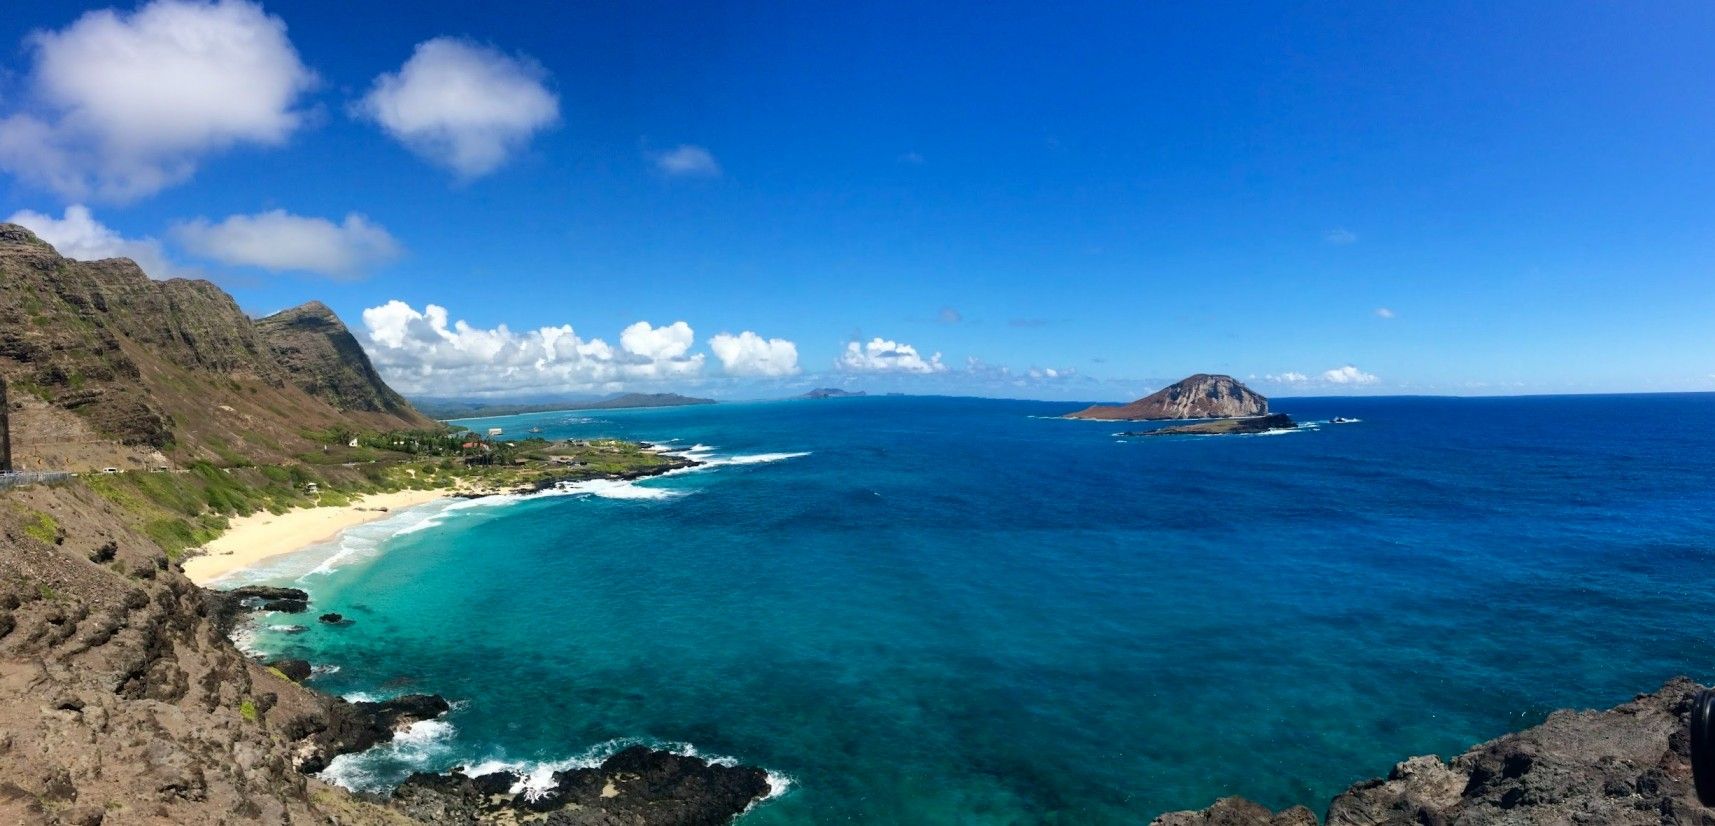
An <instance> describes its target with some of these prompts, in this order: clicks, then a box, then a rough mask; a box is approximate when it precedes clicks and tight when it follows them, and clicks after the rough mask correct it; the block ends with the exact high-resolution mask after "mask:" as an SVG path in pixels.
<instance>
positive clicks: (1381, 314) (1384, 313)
mask: <svg viewBox="0 0 1715 826" xmlns="http://www.w3.org/2000/svg"><path fill="white" fill-rule="evenodd" d="M1393 317H1394V312H1393V310H1390V309H1388V308H1387V307H1377V308H1376V318H1393Z"/></svg>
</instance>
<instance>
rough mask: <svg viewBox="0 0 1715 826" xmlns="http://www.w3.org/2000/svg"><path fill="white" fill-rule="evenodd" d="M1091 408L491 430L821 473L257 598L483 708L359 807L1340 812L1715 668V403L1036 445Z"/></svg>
mask: <svg viewBox="0 0 1715 826" xmlns="http://www.w3.org/2000/svg"><path fill="white" fill-rule="evenodd" d="M1076 406H1077V405H1066V404H1056V403H1039V402H1011V401H989V400H967V399H926V398H868V399H851V400H830V401H825V402H775V403H761V404H729V405H719V406H713V407H696V408H681V409H670V410H651V411H626V412H602V413H590V414H582V413H555V414H537V415H531V416H519V417H511V418H507V419H503V420H485V421H483V422H482V423H481V426H485V427H486V426H490V425H495V426H502V427H505V428H506V429H507V430H508V432H509V433H513V434H516V433H521V432H522V431H523V430H524V429H525V428H527V427H529V426H531V425H540V426H541V427H543V428H545V429H546V430H547V434H546V435H548V436H550V437H591V436H619V437H626V438H637V439H648V440H663V441H664V440H669V439H672V440H676V441H675V443H674V444H675V446H679V447H690V446H692V445H693V444H701V445H704V446H708V447H711V448H712V451H704V452H703V454H702V455H709V456H714V457H717V458H723V457H725V458H730V457H744V456H752V457H754V456H758V455H760V454H778V453H800V452H801V453H806V454H807V455H803V456H797V457H792V458H780V457H766V458H775V459H777V460H776V461H756V462H754V463H750V464H726V465H723V466H718V467H714V468H711V469H708V470H705V471H699V472H695V473H688V474H683V475H676V476H672V477H668V478H663V479H655V480H650V481H647V482H643V483H641V484H640V487H641V489H642V490H643V491H648V490H650V489H656V490H658V491H665V492H667V495H666V496H665V498H604V497H600V496H560V497H548V498H537V499H531V500H525V501H518V502H512V503H503V502H497V501H483V502H479V503H476V504H474V505H471V506H460V507H457V508H454V509H450V510H444V509H439V508H430V509H427V510H425V511H419V512H415V513H410V514H403V515H400V516H398V517H396V518H394V519H392V520H390V521H388V522H383V523H377V524H375V525H371V526H367V527H365V528H361V529H357V530H355V531H352V532H349V533H348V535H347V536H346V537H345V538H344V539H343V540H341V542H339V543H336V544H335V545H332V546H328V547H325V548H322V549H318V550H316V551H312V552H309V553H307V554H305V555H301V556H299V557H296V558H292V559H289V560H286V561H284V562H281V563H279V564H276V565H275V566H273V568H272V569H271V570H268V571H263V572H260V573H258V574H256V576H257V577H260V578H263V579H270V580H273V581H282V582H285V581H294V580H296V581H301V582H303V583H305V585H306V587H308V588H309V589H310V590H311V592H312V594H313V595H314V598H315V610H316V611H328V610H332V611H339V612H342V613H344V614H347V615H348V616H351V617H353V618H355V620H356V623H355V624H354V625H351V626H347V627H339V628H335V627H329V626H322V625H319V624H315V623H312V626H313V627H311V628H310V629H309V630H308V631H307V632H305V633H301V634H292V635H287V634H282V633H276V632H269V631H266V630H264V631H262V632H261V633H259V634H258V635H257V638H256V641H255V644H256V645H258V646H260V647H262V648H264V649H266V650H268V651H271V652H279V653H289V654H293V655H299V656H305V657H307V658H309V659H311V660H312V661H314V662H316V663H321V664H326V665H334V666H338V670H337V671H335V672H332V673H325V674H322V675H321V676H318V677H316V678H315V680H314V684H315V685H318V686H319V687H321V688H324V689H326V690H329V691H334V692H338V693H354V692H362V693H367V694H371V695H385V694H389V693H399V692H403V691H432V692H438V693H440V694H443V695H446V696H447V697H449V698H453V699H456V700H459V701H461V702H460V703H459V706H458V708H457V709H456V710H455V711H454V712H453V713H452V714H451V715H450V717H449V718H448V720H447V722H446V724H445V725H440V726H426V727H421V728H420V729H419V730H418V731H415V732H413V735H412V736H411V737H408V738H406V739H405V741H403V742H402V743H401V744H400V745H398V746H395V747H392V748H389V749H383V750H381V751H379V752H377V753H373V754H370V755H368V756H365V757H363V758H359V759H357V760H348V761H344V762H343V763H342V764H341V765H339V766H337V767H336V769H337V771H336V772H335V774H336V775H337V776H338V777H339V778H340V779H342V780H343V781H344V782H347V783H352V784H357V785H364V784H384V783H387V782H390V781H393V780H396V779H397V778H398V777H399V776H401V775H402V774H403V773H404V772H406V771H409V770H412V769H423V768H429V769H444V768H448V767H451V766H453V765H459V764H471V763H475V762H482V761H503V762H512V763H519V764H537V763H542V762H553V761H562V760H566V759H570V758H577V757H580V756H583V757H586V758H587V757H590V756H599V755H600V753H601V752H602V750H603V749H608V750H611V749H612V748H614V745H613V744H614V743H615V742H626V741H630V740H642V741H645V742H650V743H656V744H668V743H685V744H690V745H691V746H693V747H694V748H696V749H697V750H698V751H699V752H700V753H703V754H706V755H725V756H731V757H734V758H738V759H740V760H743V761H745V762H750V763H755V764H758V765H762V766H765V767H767V768H769V769H770V770H772V771H774V772H777V773H779V774H781V775H783V776H789V777H790V778H791V780H792V785H791V787H790V790H789V791H788V792H787V793H786V794H784V795H783V796H781V797H779V798H777V799H774V800H771V801H769V802H768V803H766V804H764V805H762V806H760V807H758V808H757V809H755V810H754V811H753V812H751V813H750V814H749V815H747V816H746V817H745V818H744V822H745V823H746V824H778V823H804V822H915V823H1038V822H1059V823H1136V822H1139V821H1142V820H1147V819H1148V818H1149V817H1151V816H1153V815H1155V814H1157V813H1159V812H1161V811H1163V810H1168V809H1174V808H1187V807H1201V806H1203V805H1207V804H1208V803H1209V802H1210V801H1212V800H1213V799H1214V798H1216V797H1218V796H1221V795H1225V794H1244V795H1247V796H1250V797H1253V798H1256V799H1258V800H1260V801H1262V802H1264V803H1267V804H1270V805H1273V806H1284V805H1287V804H1291V803H1306V804H1309V805H1310V806H1312V808H1315V809H1318V810H1319V809H1321V808H1322V807H1323V806H1324V805H1325V804H1326V802H1327V800H1328V799H1329V798H1330V797H1331V796H1332V795H1333V794H1335V793H1336V792H1337V791H1339V790H1340V789H1342V788H1344V787H1345V786H1346V785H1347V784H1349V783H1351V782H1353V781H1355V780H1358V779H1361V778H1365V777H1370V776H1375V775H1380V774H1385V773H1386V772H1387V770H1388V769H1389V768H1390V767H1391V765H1392V764H1393V763H1394V762H1395V761H1396V760H1399V759H1402V758H1404V757H1406V756H1408V755H1412V754H1420V753H1426V752H1437V753H1441V754H1443V755H1449V754H1453V753H1456V752H1458V751H1460V750H1462V749H1463V748H1464V747H1465V746H1466V745H1468V744H1470V743H1473V742H1476V741H1479V740H1483V739H1487V738H1489V737H1493V736H1495V735H1498V734H1500V733H1502V732H1504V731H1507V730H1511V729H1514V728H1517V727H1520V726H1524V725H1529V724H1532V723H1535V722H1537V721H1539V720H1540V719H1541V718H1542V717H1543V716H1545V714H1546V713H1547V712H1548V711H1549V710H1551V709H1553V708H1556V707H1560V706H1568V705H1570V706H1580V707H1598V706H1608V705H1610V704H1613V703H1616V702H1619V701H1622V700H1624V699H1627V698H1628V697H1630V696H1631V695H1632V694H1634V693H1636V692H1639V691H1644V690H1650V689H1653V688H1655V687H1657V686H1658V685H1659V684H1660V683H1662V682H1663V681H1664V680H1666V679H1667V678H1669V677H1672V676H1673V675H1676V674H1681V673H1689V674H1692V675H1694V676H1698V677H1701V678H1704V679H1708V678H1709V677H1711V676H1712V675H1715V483H1712V482H1715V480H1712V473H1715V395H1710V394H1701V395H1668V396H1605V397H1555V398H1512V399H1437V398H1393V399H1289V400H1277V402H1276V405H1275V407H1276V409H1278V410H1282V411H1285V412H1287V413H1290V414H1292V415H1294V416H1295V417H1297V418H1299V419H1300V420H1301V421H1303V420H1318V419H1326V418H1328V417H1329V416H1333V415H1344V416H1357V417H1360V418H1361V419H1362V420H1363V421H1362V423H1360V424H1355V425H1349V426H1345V425H1342V426H1323V427H1321V428H1320V429H1317V430H1303V431H1299V432H1293V433H1288V434H1283V435H1271V436H1256V437H1214V438H1210V437H1201V438H1198V437H1175V438H1158V439H1144V440H1126V441H1122V440H1118V439H1116V438H1114V437H1113V436H1112V435H1111V434H1112V432H1113V431H1115V430H1117V429H1119V428H1117V427H1116V426H1114V425H1112V424H1102V423H1093V422H1074V421H1064V420H1058V419H1053V418H1038V416H1051V415H1053V414H1057V413H1061V412H1064V411H1065V410H1067V409H1070V408H1073V407H1076ZM607 493H610V494H619V495H631V496H638V495H646V494H644V493H642V492H640V491H639V490H638V489H635V488H616V489H614V490H611V491H607ZM653 495H657V496H659V495H661V494H660V493H657V494H653ZM430 517H432V518H430ZM425 519H427V521H425ZM410 525H415V526H416V527H417V528H418V529H416V530H413V531H411V532H407V533H403V534H399V535H394V536H391V537H390V538H384V537H386V536H387V535H388V534H391V533H393V532H394V531H397V530H399V529H400V528H401V527H402V526H410ZM334 553H338V554H339V555H340V556H339V559H338V561H337V562H335V563H332V564H328V565H323V566H322V567H323V569H324V571H325V572H321V573H313V574H309V575H306V576H302V577H300V576H299V574H301V573H302V572H303V571H304V570H306V569H308V568H310V567H312V566H316V565H318V564H321V563H322V562H323V561H324V560H326V559H327V558H328V557H329V555H330V554H334ZM329 569H331V570H329ZM291 619H292V618H286V617H273V618H266V619H264V620H263V623H270V622H274V623H278V622H286V621H291Z"/></svg>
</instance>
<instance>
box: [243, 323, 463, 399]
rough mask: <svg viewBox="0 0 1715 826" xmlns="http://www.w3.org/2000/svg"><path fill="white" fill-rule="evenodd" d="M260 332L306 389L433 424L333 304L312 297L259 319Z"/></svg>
mask: <svg viewBox="0 0 1715 826" xmlns="http://www.w3.org/2000/svg"><path fill="white" fill-rule="evenodd" d="M256 332H257V333H258V334H259V335H260V336H261V337H262V339H263V340H264V341H266V342H267V343H268V346H269V348H270V349H271V350H272V351H273V353H274V357H275V359H276V361H278V362H279V363H280V364H281V365H282V366H284V367H285V368H286V372H287V374H288V375H289V376H290V379H291V381H292V382H293V383H294V384H296V385H297V386H298V387H300V388H302V389H303V390H304V392H306V393H309V394H310V395H311V396H314V397H316V398H318V399H322V400H323V401H326V402H327V403H329V404H331V405H333V406H334V407H335V408H336V409H339V410H341V411H347V412H367V413H385V414H391V415H394V416H398V417H400V418H401V419H404V420H410V421H415V422H417V424H418V426H420V427H430V426H432V425H433V422H432V421H430V420H429V418H428V417H426V416H423V415H422V414H420V413H418V412H417V411H416V409H414V408H413V407H411V403H410V402H407V401H405V397H403V396H401V395H399V394H398V393H396V392H394V391H393V388H391V387H388V386H387V382H385V381H383V380H382V379H381V374H379V373H377V372H375V365H374V364H372V363H370V361H369V355H368V354H367V353H365V352H363V347H362V346H361V345H359V344H358V343H357V337H356V336H353V335H352V334H351V331H350V330H349V329H347V328H346V326H345V324H344V323H343V322H341V321H340V320H339V316H337V315H334V312H333V310H330V309H328V307H327V305H326V304H323V303H321V302H320V301H311V302H309V303H308V304H303V305H300V306H297V307H293V308H292V309H290V310H283V311H281V312H278V313H275V314H273V315H271V316H268V317H266V318H261V319H258V320H257V321H256Z"/></svg>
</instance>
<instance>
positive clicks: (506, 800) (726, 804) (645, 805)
mask: <svg viewBox="0 0 1715 826" xmlns="http://www.w3.org/2000/svg"><path fill="white" fill-rule="evenodd" d="M518 780H519V777H518V776H517V775H515V774H511V773H508V772H498V773H495V774H486V775H482V776H480V777H468V776H466V775H464V774H463V773H461V772H457V771H455V772H453V773H452V774H441V775H436V774H415V775H412V776H411V777H409V778H407V779H406V780H405V782H404V783H402V784H400V786H399V788H398V789H396V790H395V791H394V792H393V804H394V806H395V808H397V809H399V810H401V811H403V812H404V813H405V814H406V815H407V816H410V817H413V818H416V819H419V820H422V821H424V822H430V823H479V822H498V821H502V820H524V819H528V818H531V817H532V816H534V817H536V818H540V817H541V816H542V815H544V814H546V815H547V817H546V819H545V821H543V822H546V823H549V824H556V826H598V825H599V826H607V825H608V824H684V826H700V825H701V824H710V825H711V826H712V824H722V823H728V822H730V821H731V820H732V819H733V818H734V817H736V816H737V815H738V814H739V813H741V812H743V811H744V810H745V809H747V808H749V807H750V805H751V804H753V803H755V802H756V801H758V800H761V799H762V798H764V797H767V796H768V793H769V785H768V775H767V773H766V772H764V771H763V770H762V769H759V768H755V767H751V766H723V765H720V764H718V763H711V762H709V761H707V760H703V759H702V758H699V757H685V756H683V755H678V754H674V753H672V752H666V751H657V750H654V749H648V748H645V747H643V746H632V747H631V748H628V749H625V750H624V751H621V752H619V753H618V754H615V755H614V756H612V757H610V758H608V759H607V760H605V761H603V762H602V764H601V765H600V766H598V767H596V768H593V769H572V770H571V771H564V772H555V774H554V785H553V787H552V788H550V789H548V790H546V791H545V792H544V793H542V794H540V795H539V796H536V797H535V798H534V799H532V798H531V797H530V796H529V795H526V794H524V793H519V794H512V792H511V789H512V787H513V785H514V784H516V783H517V782H518Z"/></svg>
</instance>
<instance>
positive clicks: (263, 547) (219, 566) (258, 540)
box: [184, 488, 453, 585]
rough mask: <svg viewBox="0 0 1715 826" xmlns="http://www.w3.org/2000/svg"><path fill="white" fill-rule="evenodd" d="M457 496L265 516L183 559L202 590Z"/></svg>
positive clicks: (241, 521) (388, 496) (444, 493)
mask: <svg viewBox="0 0 1715 826" xmlns="http://www.w3.org/2000/svg"><path fill="white" fill-rule="evenodd" d="M451 495H453V490H452V489H451V488H436V489H434V490H402V491H397V492H394V493H376V494H370V495H368V496H364V497H362V498H360V499H355V500H352V502H351V504H349V505H339V506H329V507H319V508H303V509H300V510H294V511H287V512H286V513H281V514H274V513H268V512H267V511H261V512H258V513H253V514H250V515H249V516H240V517H237V518H235V519H233V520H232V523H231V526H230V527H228V528H227V530H226V533H223V534H221V535H220V536H219V537H218V538H216V539H215V540H214V541H212V542H210V543H208V544H207V545H205V546H203V547H204V553H203V554H202V555H200V556H195V557H192V558H190V559H187V560H185V562H184V568H185V576H187V577H190V580H191V581H192V582H195V583H196V584H198V585H207V584H208V583H209V582H212V581H214V580H215V579H218V578H219V577H222V576H225V575H226V574H229V573H232V572H233V571H237V570H240V569H242V568H248V567H250V566H252V565H255V564H257V563H259V562H261V561H263V560H265V559H268V558H270V557H275V556H279V555H280V554H286V553H291V552H292V551H296V550H298V549H299V548H303V547H305V546H308V545H314V544H316V543H318V542H324V541H327V540H329V539H332V538H333V537H334V536H336V535H338V534H339V532H340V531H343V530H345V529H346V528H350V527H354V526H357V525H362V524H364V523H365V522H373V521H375V520H377V519H385V518H386V517H387V516H388V515H390V514H392V513H393V512H395V511H397V510H399V509H400V508H409V507H412V506H414V505H422V504H427V503H429V502H433V501H435V500H436V499H444V498H446V497H448V496H451Z"/></svg>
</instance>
